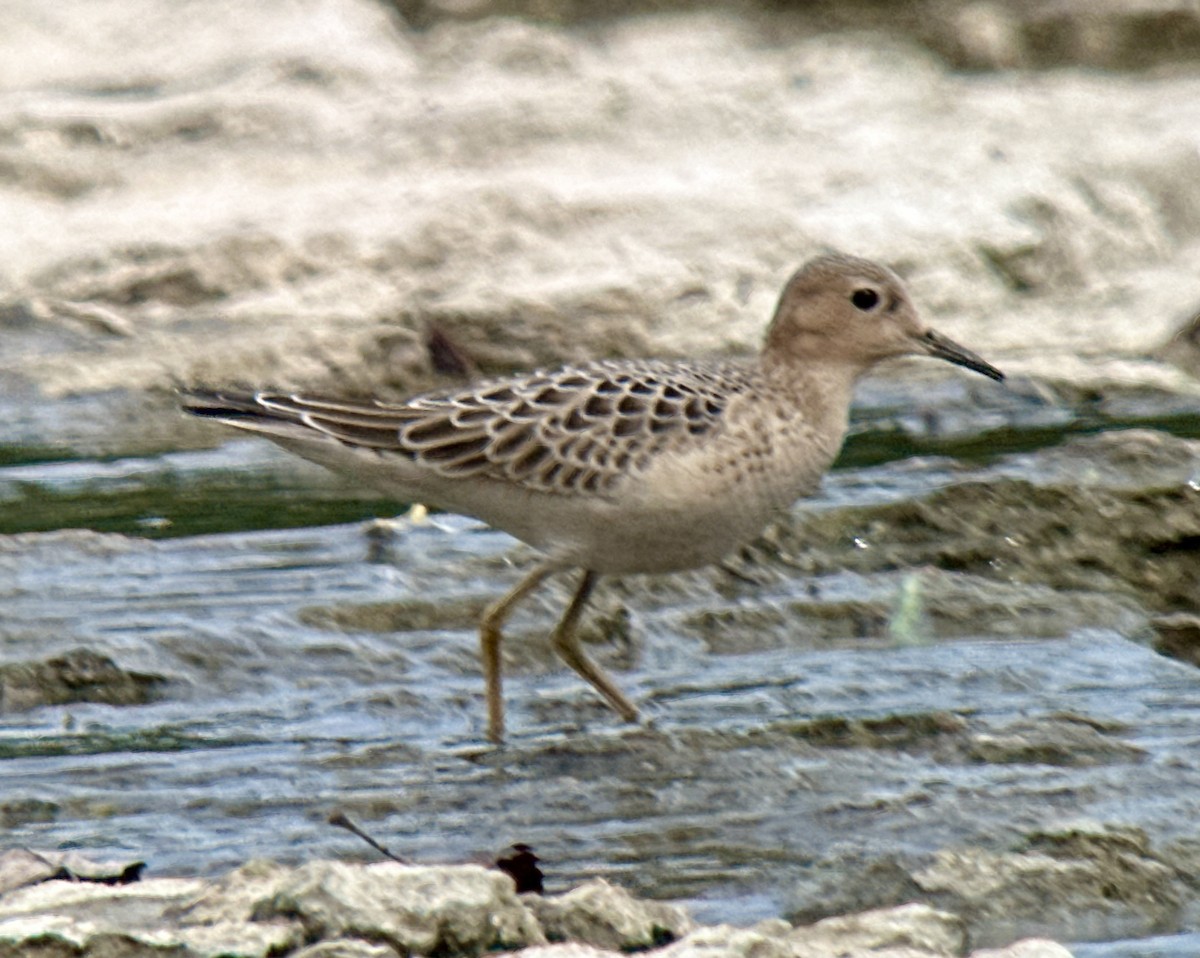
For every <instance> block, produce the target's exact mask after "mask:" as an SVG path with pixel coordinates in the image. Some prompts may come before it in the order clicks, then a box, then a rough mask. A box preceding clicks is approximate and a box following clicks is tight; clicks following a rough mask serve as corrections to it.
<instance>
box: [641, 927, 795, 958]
mask: <svg viewBox="0 0 1200 958" xmlns="http://www.w3.org/2000/svg"><path fill="white" fill-rule="evenodd" d="M791 930H792V929H791V926H790V925H789V924H788V923H787V922H783V921H765V922H760V923H759V924H757V925H754V926H753V927H751V928H738V927H736V926H734V925H711V926H708V927H704V928H697V929H696V930H695V931H693V932H691V933H690V934H688V935H686V936H685V937H683V938H681V939H680V940H679V941H677V942H675V943H674V944H673V945H668V946H667V947H666V948H663V949H661V950H660V951H657V952H655V958H718V956H719V958H796V956H795V955H794V953H793V949H792V947H791V945H790V943H789V942H788V934H789V933H790V932H791Z"/></svg>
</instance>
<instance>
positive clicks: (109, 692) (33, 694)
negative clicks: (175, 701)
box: [0, 649, 167, 713]
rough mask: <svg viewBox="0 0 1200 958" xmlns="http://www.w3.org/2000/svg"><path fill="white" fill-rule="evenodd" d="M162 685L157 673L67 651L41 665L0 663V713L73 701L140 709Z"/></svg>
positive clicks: (88, 652)
mask: <svg viewBox="0 0 1200 958" xmlns="http://www.w3.org/2000/svg"><path fill="white" fill-rule="evenodd" d="M166 682H167V680H166V679H165V678H164V677H163V676H161V675H150V674H147V673H144V672H132V671H129V670H127V669H123V668H121V667H120V666H118V665H117V664H116V663H115V662H114V661H113V660H112V659H110V658H109V657H108V656H105V655H100V654H99V653H96V652H93V651H91V650H90V649H72V650H71V651H69V652H66V653H64V654H63V655H59V656H55V657H54V658H52V659H47V660H46V661H44V662H15V663H10V664H8V665H0V713H4V712H22V711H27V710H28V709H33V708H38V707H40V706H43V705H68V704H71V703H73V702H101V703H103V704H105V705H145V704H146V703H147V702H152V701H154V700H155V699H156V698H158V697H159V693H160V691H161V689H162V687H163V686H164V685H165V684H166Z"/></svg>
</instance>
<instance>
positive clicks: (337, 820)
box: [328, 808, 409, 865]
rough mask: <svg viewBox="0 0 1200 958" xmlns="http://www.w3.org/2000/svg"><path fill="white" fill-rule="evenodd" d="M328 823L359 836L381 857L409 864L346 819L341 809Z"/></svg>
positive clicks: (331, 815)
mask: <svg viewBox="0 0 1200 958" xmlns="http://www.w3.org/2000/svg"><path fill="white" fill-rule="evenodd" d="M328 822H329V824H330V825H336V826H337V827H338V828H344V829H346V831H348V832H350V833H351V834H352V835H357V836H358V837H359V838H361V839H362V840H363V841H364V842H366V843H367V844H368V845H370V846H371V847H372V848H374V849H375V851H377V852H379V853H380V854H381V855H385V856H387V857H388V858H390V859H391V860H392V861H394V862H399V863H400V864H401V865H407V864H409V863H408V862H406V861H405V860H404V859H403V858H401V857H400V856H399V855H393V854H392V853H391V852H390V851H388V850H387V848H385V847H384V846H383V845H380V844H379V842H377V841H375V839H373V838H372V837H371V836H370V835H368V834H367V833H366V832H364V831H363V830H362V829H361V828H359V827H358V826H357V825H355V824H354V822H352V821H350V819H348V818H347V817H346V813H345V812H343V811H342V810H341V809H340V808H335V809H334V810H333V811H332V812H330V813H329V818H328Z"/></svg>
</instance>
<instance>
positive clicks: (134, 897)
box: [0, 878, 302, 958]
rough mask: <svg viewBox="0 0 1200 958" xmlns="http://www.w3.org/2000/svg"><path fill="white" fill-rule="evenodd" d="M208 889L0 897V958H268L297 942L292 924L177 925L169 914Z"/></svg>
mask: <svg viewBox="0 0 1200 958" xmlns="http://www.w3.org/2000/svg"><path fill="white" fill-rule="evenodd" d="M204 886H205V883H204V882H202V881H199V880H196V879H180V878H158V879H152V880H149V881H142V882H136V883H134V884H131V885H120V886H110V885H104V884H97V883H92V882H69V881H49V882H45V883H43V884H39V885H34V886H32V887H28V888H22V889H19V890H17V891H14V892H10V893H8V894H6V895H4V896H3V898H0V956H3V958H9V955H12V956H18V955H26V954H29V953H30V950H31V949H32V948H33V947H35V946H36V947H38V948H42V949H46V953H49V954H54V951H53V949H55V948H58V949H60V950H61V951H62V952H64V953H66V954H87V955H97V956H100V955H104V956H110V955H111V956H115V958H123V956H140V955H145V954H147V953H148V952H167V953H169V952H170V951H172V950H175V951H177V952H179V953H182V954H186V955H188V956H195V958H209V956H212V958H216V956H218V955H226V956H230V958H266V956H267V955H273V954H279V953H282V952H286V951H290V950H292V949H294V948H295V947H297V946H298V945H299V944H300V943H301V940H302V939H301V934H300V926H299V925H298V924H296V923H294V922H288V921H274V922H254V923H252V922H245V921H233V922H218V923H213V924H207V925H198V926H193V927H180V926H179V925H177V924H175V923H174V922H173V921H172V920H171V919H170V918H169V915H170V913H171V912H172V911H173V910H175V909H177V908H178V907H179V906H180V905H181V904H183V903H184V902H186V901H188V900H189V899H191V898H193V897H194V896H195V895H196V894H197V893H198V892H199V891H201V890H202V889H203V888H204Z"/></svg>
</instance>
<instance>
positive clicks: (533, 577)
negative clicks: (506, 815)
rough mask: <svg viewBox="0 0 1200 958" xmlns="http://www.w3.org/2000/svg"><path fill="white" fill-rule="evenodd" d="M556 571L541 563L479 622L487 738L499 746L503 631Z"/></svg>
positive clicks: (501, 725)
mask: <svg viewBox="0 0 1200 958" xmlns="http://www.w3.org/2000/svg"><path fill="white" fill-rule="evenodd" d="M554 571H556V567H555V566H552V565H540V566H538V567H537V568H536V569H534V570H533V571H532V572H530V573H529V575H527V576H525V578H524V579H522V580H521V581H520V582H518V583H517V585H516V587H515V588H514V589H513V590H512V591H511V592H509V593H508V595H506V596H504V598H502V599H500V600H499V601H498V602H495V603H493V604H492V605H490V606H488V608H487V611H486V612H484V613H483V619H482V620H481V621H480V623H479V650H480V657H481V658H482V659H483V682H484V689H485V690H486V693H487V710H488V740H489V741H491V742H494V743H495V744H497V745H499V744H500V743H501V742H503V741H504V691H503V688H502V684H501V677H500V641H501V639H503V638H504V636H503V634H502V633H501V631H500V630H501V629H502V628H503V627H504V623H505V622H506V621H507V620H508V617H509V616H510V615H511V614H512V611H513V609H514V608H516V607H517V606H518V605H519V604H520V602H521V600H522V599H524V598H525V597H526V596H528V595H529V594H530V593H531V592H533V590H534V589H536V588H537V587H538V586H539V585H541V584H542V583H543V582H544V581H545V580H546V577H547V576H549V575H550V574H551V573H552V572H554Z"/></svg>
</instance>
